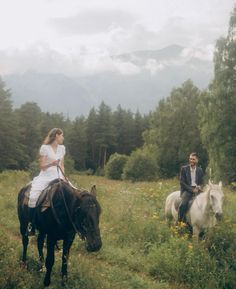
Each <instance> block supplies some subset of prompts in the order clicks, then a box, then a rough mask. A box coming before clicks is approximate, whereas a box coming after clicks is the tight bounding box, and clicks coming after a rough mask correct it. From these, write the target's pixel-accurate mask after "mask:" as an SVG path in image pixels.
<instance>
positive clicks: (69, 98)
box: [3, 45, 213, 118]
mask: <svg viewBox="0 0 236 289" xmlns="http://www.w3.org/2000/svg"><path fill="white" fill-rule="evenodd" d="M112 61H114V63H116V65H117V66H118V67H120V68H121V69H120V70H113V71H103V72H99V73H96V74H92V75H85V76H77V77H76V76H73V77H72V76H67V75H65V74H62V73H60V74H55V73H54V74H52V73H50V74H49V73H39V72H37V71H27V72H25V73H23V74H10V75H6V76H5V77H3V80H4V81H5V83H6V86H7V88H9V89H10V90H11V95H12V101H13V106H14V107H19V106H21V105H22V104H24V103H25V102H36V103H37V104H38V105H39V106H40V108H41V109H42V111H48V112H51V113H54V112H57V113H63V114H64V115H65V116H69V117H70V118H74V117H76V116H81V115H85V116H86V115H87V114H88V112H89V110H90V109H91V108H92V107H95V108H97V107H98V106H99V104H100V103H101V102H102V101H104V102H105V103H106V104H107V105H109V106H110V107H111V108H112V109H116V107H117V106H118V105H119V104H120V105H121V107H122V108H124V109H130V110H131V111H133V112H136V111H137V110H139V111H140V112H141V113H148V112H149V111H152V110H154V109H155V107H156V106H157V105H158V101H159V100H160V99H162V98H165V97H167V96H169V94H170V92H171V90H172V89H173V88H174V87H178V86H180V85H181V84H182V83H183V82H184V81H186V80H187V79H191V80H192V81H193V83H194V84H195V85H196V86H197V87H199V88H200V89H204V88H206V87H207V86H208V85H209V82H210V81H211V78H212V77H213V62H212V60H211V59H209V58H206V57H204V52H203V51H200V50H194V51H192V50H189V49H187V48H185V47H181V46H178V45H172V46H168V47H166V48H163V49H160V50H145V51H134V52H132V53H126V54H122V55H117V56H112Z"/></svg>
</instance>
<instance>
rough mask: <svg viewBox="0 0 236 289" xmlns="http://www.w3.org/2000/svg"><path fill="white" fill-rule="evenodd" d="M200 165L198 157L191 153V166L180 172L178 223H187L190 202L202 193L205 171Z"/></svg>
mask: <svg viewBox="0 0 236 289" xmlns="http://www.w3.org/2000/svg"><path fill="white" fill-rule="evenodd" d="M197 164H198V156H197V154H196V153H191V154H190V156H189V164H188V165H186V166H183V167H181V171H180V195H181V199H182V200H181V203H180V206H179V215H178V221H179V222H184V223H186V213H187V210H188V204H189V201H190V200H191V199H192V198H193V196H194V195H195V194H198V193H200V192H201V191H202V185H203V171H202V169H201V168H200V167H198V166H197Z"/></svg>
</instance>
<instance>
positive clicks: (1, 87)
mask: <svg viewBox="0 0 236 289" xmlns="http://www.w3.org/2000/svg"><path fill="white" fill-rule="evenodd" d="M148 119H149V116H145V115H141V114H140V113H139V112H138V111H137V112H136V113H132V112H131V111H130V110H125V109H122V108H121V106H118V107H117V109H116V110H115V111H112V110H111V108H110V107H109V106H107V105H106V104H105V103H104V102H102V103H101V104H100V106H99V108H98V109H95V108H92V109H91V110H90V112H89V115H88V117H84V116H81V117H77V118H76V119H75V120H70V119H68V118H65V117H64V116H63V114H59V113H48V112H47V113H45V112H42V111H41V109H40V107H39V106H38V105H37V103H34V102H27V103H25V104H23V105H22V106H21V107H20V108H17V109H13V106H12V101H11V94H10V90H7V89H6V88H5V84H4V82H3V81H2V80H0V140H1V141H0V170H5V169H28V168H29V167H30V165H31V163H32V162H34V161H35V159H36V158H37V155H38V150H39V146H40V144H41V143H42V141H43V139H44V138H45V136H46V135H47V133H48V131H49V130H50V129H51V128H53V127H60V128H62V129H63V131H64V134H65V145H66V149H67V154H68V156H69V157H70V158H71V159H72V160H73V162H74V168H75V169H77V170H86V169H91V170H92V171H93V172H95V171H96V170H98V169H99V168H103V167H104V165H105V163H106V162H107V160H108V158H109V156H110V155H111V154H113V153H114V152H118V153H120V154H127V155H128V154H130V153H131V151H132V150H134V149H135V148H137V147H141V146H142V145H143V139H142V133H143V131H144V130H146V129H147V128H148V123H149V120H148Z"/></svg>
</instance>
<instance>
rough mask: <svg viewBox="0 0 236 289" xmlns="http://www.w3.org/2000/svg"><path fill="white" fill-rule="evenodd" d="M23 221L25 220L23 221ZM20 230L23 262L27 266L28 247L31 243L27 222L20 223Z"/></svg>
mask: <svg viewBox="0 0 236 289" xmlns="http://www.w3.org/2000/svg"><path fill="white" fill-rule="evenodd" d="M22 223H23V222H22ZM20 232H21V236H22V245H23V253H22V259H21V261H22V263H23V265H24V266H25V265H26V259H27V247H28V244H29V237H28V234H27V224H23V225H22V224H21V225H20Z"/></svg>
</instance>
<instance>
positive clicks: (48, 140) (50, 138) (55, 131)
mask: <svg viewBox="0 0 236 289" xmlns="http://www.w3.org/2000/svg"><path fill="white" fill-rule="evenodd" d="M57 134H59V135H60V134H63V131H62V130H61V129H60V128H53V129H51V130H50V131H49V133H48V135H47V136H46V138H45V140H44V141H43V144H46V145H48V144H51V143H53V142H54V140H55V139H56V135H57Z"/></svg>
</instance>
